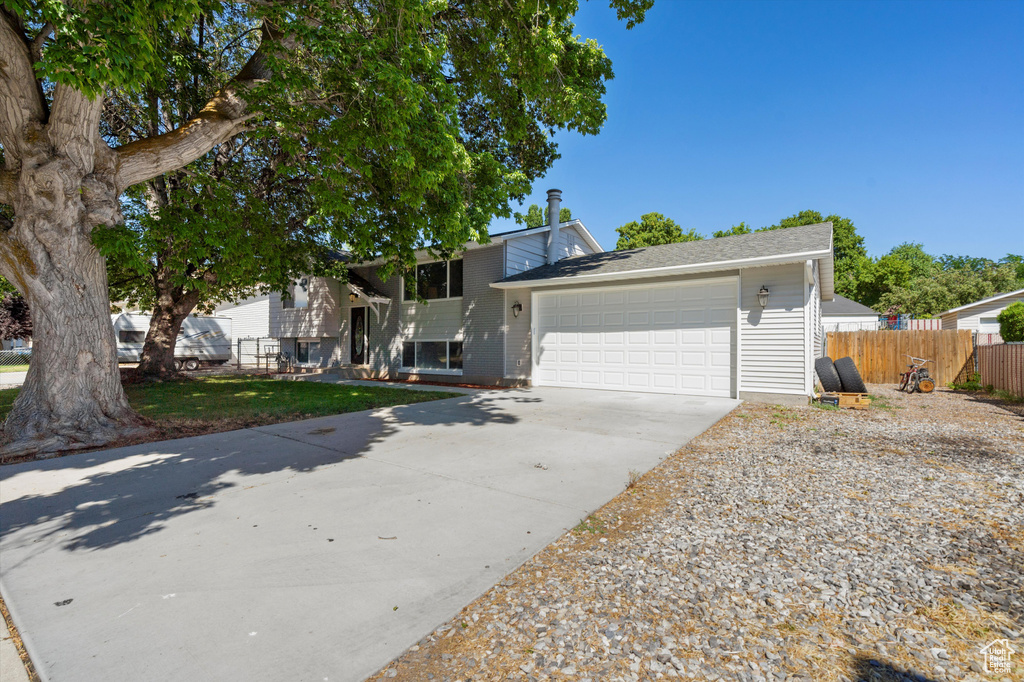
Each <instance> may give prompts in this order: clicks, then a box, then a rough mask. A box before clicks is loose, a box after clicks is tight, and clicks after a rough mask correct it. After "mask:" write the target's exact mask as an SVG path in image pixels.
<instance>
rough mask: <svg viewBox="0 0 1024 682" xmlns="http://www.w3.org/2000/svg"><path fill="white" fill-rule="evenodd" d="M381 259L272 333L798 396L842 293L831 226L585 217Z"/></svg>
mask: <svg viewBox="0 0 1024 682" xmlns="http://www.w3.org/2000/svg"><path fill="white" fill-rule="evenodd" d="M559 202H560V193H559V192H557V191H555V190H553V191H551V192H549V215H554V216H557V215H558V208H559ZM552 237H553V238H552ZM378 265H379V264H378V263H365V264H360V263H354V264H352V265H350V266H349V272H350V276H349V281H348V282H345V283H341V282H339V281H337V280H334V279H323V278H315V277H314V278H307V279H305V280H303V282H304V286H302V285H299V286H297V287H296V291H295V292H294V293H292V295H291V297H286V298H285V299H284V300H282V298H281V297H280V296H278V295H276V294H271V295H269V296H268V297H266V301H267V309H268V320H269V325H268V333H269V335H270V336H272V337H279V338H280V339H281V348H282V350H283V351H285V352H288V353H291V354H292V356H293V357H295V358H296V359H297V360H298V361H299V364H300V365H306V366H310V365H316V366H321V367H330V366H338V367H341V368H342V370H340V371H342V372H343V373H345V374H347V375H349V376H367V377H379V378H383V377H389V378H397V379H419V380H428V381H449V382H451V381H456V382H465V383H474V384H485V385H506V386H510V385H526V384H533V385H542V386H571V387H580V388H598V389H611V390H624V391H644V392H657V393H680V394H692V395H706V396H724V397H737V396H738V397H744V398H758V397H760V398H768V399H779V398H781V397H785V396H788V397H789V398H790V399H797V400H800V399H802V397H805V396H808V395H811V392H812V386H813V382H814V369H813V362H814V359H815V357H817V356H818V355H820V350H819V349H820V348H821V347H822V341H823V332H822V317H821V301H822V299H825V300H831V299H832V296H833V259H832V225H831V224H830V223H822V224H818V225H809V226H803V227H793V228H788V229H783V230H772V231H767V232H757V233H754V234H749V235H740V236H733V237H723V238H719V239H709V240H705V241H698V242H687V243H682V244H668V245H664V246H654V247H649V248H644V249H634V250H630V251H614V252H605V251H604V250H603V249H602V248H601V246H600V244H598V243H597V242H596V240H594V238H593V237H592V236H591V234H590V233H589V231H587V229H586V227H585V226H584V225H583V223H582V222H580V221H579V220H573V221H570V222H566V223H560V224H555V225H554V226H551V225H545V226H542V227H538V228H533V229H523V230H516V231H512V232H506V233H502V234H496V235H491V241H490V243H488V244H476V243H469V244H466V246H465V250H464V251H463V253H462V255H461V258H458V259H455V260H451V261H447V262H445V261H433V260H432V259H431V257H430V256H429V254H428V253H426V252H422V253H421V254H420V263H419V265H418V267H417V274H416V277H415V280H414V281H413V280H412V279H410V281H408V282H405V281H404V278H402V277H399V276H394V277H392V278H391V279H389V280H387V281H383V280H382V279H381V278H379V277H378V276H377V266H378ZM407 287H408V289H407ZM416 290H418V291H419V294H420V295H421V296H422V297H423V298H424V299H426V300H427V303H425V304H424V303H418V302H416V301H415V300H413V298H412V297H411V296H407V295H406V291H409V292H412V291H416ZM759 292H761V298H764V299H765V301H764V305H762V304H761V302H760V300H759ZM250 304H251V302H250ZM217 314H218V315H226V316H229V317H230V316H232V313H231V311H230V310H227V309H223V308H222V309H218V313H217Z"/></svg>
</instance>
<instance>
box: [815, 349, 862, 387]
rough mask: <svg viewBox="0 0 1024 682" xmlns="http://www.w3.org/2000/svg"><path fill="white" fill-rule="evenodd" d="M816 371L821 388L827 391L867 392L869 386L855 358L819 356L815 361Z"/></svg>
mask: <svg viewBox="0 0 1024 682" xmlns="http://www.w3.org/2000/svg"><path fill="white" fill-rule="evenodd" d="M814 371H815V373H817V375H818V381H819V382H820V383H821V388H822V389H823V390H824V391H825V392H826V393H867V392H868V389H867V386H865V385H864V380H863V379H861V376H860V372H859V371H857V365H856V364H854V362H853V358H850V357H845V358H839V359H838V360H836V361H835V362H833V361H832V358H818V359H817V360H815V361H814Z"/></svg>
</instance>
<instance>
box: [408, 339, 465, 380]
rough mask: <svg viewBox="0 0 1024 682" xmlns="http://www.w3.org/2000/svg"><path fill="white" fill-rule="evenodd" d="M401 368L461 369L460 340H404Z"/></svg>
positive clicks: (439, 370)
mask: <svg viewBox="0 0 1024 682" xmlns="http://www.w3.org/2000/svg"><path fill="white" fill-rule="evenodd" d="M402 368H403V369H418V370H424V371H428V372H430V371H434V372H451V371H458V372H461V371H462V342H461V341H406V342H404V343H403V344H402Z"/></svg>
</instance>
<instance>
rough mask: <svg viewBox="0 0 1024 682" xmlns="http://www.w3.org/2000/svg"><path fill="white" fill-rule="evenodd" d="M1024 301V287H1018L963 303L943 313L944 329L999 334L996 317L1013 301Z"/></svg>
mask: <svg viewBox="0 0 1024 682" xmlns="http://www.w3.org/2000/svg"><path fill="white" fill-rule="evenodd" d="M1017 301H1024V289H1017V290H1016V291H1011V292H1009V293H1005V294H999V295H998V296H992V297H991V298H984V299H982V300H980V301H975V302H974V303H968V304H967V305H962V306H960V307H959V308H953V309H952V310H947V311H946V312H944V313H942V315H941V318H942V328H943V329H970V330H971V331H973V332H978V333H979V334H998V333H999V320H997V319H996V317H997V316H998V315H999V313H1001V312H1003V311H1004V310H1006V308H1007V307H1008V306H1009V305H1010V304H1011V303H1016V302H1017Z"/></svg>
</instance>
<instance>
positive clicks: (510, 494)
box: [0, 389, 738, 682]
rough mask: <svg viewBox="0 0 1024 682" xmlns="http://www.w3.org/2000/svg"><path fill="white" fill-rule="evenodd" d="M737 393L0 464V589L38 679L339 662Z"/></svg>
mask: <svg viewBox="0 0 1024 682" xmlns="http://www.w3.org/2000/svg"><path fill="white" fill-rule="evenodd" d="M737 404H738V401H734V400H726V399H708V398H695V397H687V396H658V395H649V394H641V393H613V392H603V391H581V390H574V389H529V390H510V391H490V392H481V393H478V394H476V395H468V396H464V397H461V398H454V399H450V400H443V401H437V402H432V403H425V404H418V405H412V406H408V407H397V408H389V409H382V410H377V411H373V412H361V413H356V414H348V415H339V416H334V417H324V418H319V419H313V420H309V421H304V422H295V423H291V424H280V425H276V426H268V427H261V428H256V429H245V430H241V431H233V432H230V433H222V434H214V435H209V436H201V437H196V438H186V439H181V440H175V441H166V442H163V443H155V444H149V445H142V446H134V447H128V448H120V449H116V450H107V451H103V452H96V453H84V454H79V455H72V456H69V457H63V458H60V459H53V460H47V461H42V462H33V463H28V464H22V465H13V466H6V467H3V468H0V503H2V504H0V533H2V535H0V590H2V592H3V596H4V598H5V600H6V601H7V605H8V607H9V608H10V610H11V613H12V616H13V618H14V621H15V623H16V624H17V625H18V627H19V628H20V630H21V634H22V637H23V638H24V641H25V644H26V646H27V647H28V650H29V653H30V655H31V657H32V659H33V662H34V663H35V665H36V668H37V670H38V671H39V672H40V673H41V674H42V676H43V678H44V679H46V680H77V681H83V680H103V681H105V682H109V681H112V680H138V679H145V680H147V681H149V682H156V681H158V680H174V681H178V680H183V679H194V680H246V681H256V680H273V681H275V682H276V681H278V680H316V681H318V682H319V681H321V680H330V681H335V680H361V679H363V678H364V677H366V676H367V675H369V674H372V673H373V672H375V671H376V670H378V669H379V668H380V667H382V666H383V665H385V664H387V663H388V662H389V661H390V660H391V659H392V658H394V657H395V656H397V655H398V654H400V653H401V652H402V651H404V650H405V649H406V648H407V647H409V646H411V645H412V644H414V643H415V642H416V641H417V640H418V639H419V638H421V637H422V636H424V635H425V634H427V633H428V632H430V631H431V630H432V629H433V628H434V627H436V626H437V625H439V624H441V623H442V622H444V621H446V620H447V619H449V618H451V617H452V616H453V615H455V614H456V613H457V612H458V610H459V609H460V608H462V607H463V606H465V605H466V604H467V603H469V602H470V601H472V600H473V599H474V598H476V597H477V596H479V595H480V594H482V593H483V592H484V591H486V590H487V589H488V588H489V587H490V586H491V585H493V584H494V583H495V582H497V581H498V580H500V579H501V578H502V576H504V575H505V574H507V573H508V572H509V571H511V570H512V569H514V568H515V567H517V566H518V565H519V564H521V563H522V562H523V561H525V560H526V559H528V558H529V557H530V556H532V555H533V554H535V553H536V552H537V551H539V550H540V549H542V548H543V547H544V546H546V545H547V544H548V543H550V542H551V541H552V540H554V539H555V538H556V537H558V536H559V535H560V534H562V533H563V532H564V531H565V530H566V529H567V528H571V527H572V526H574V525H575V524H576V523H578V522H579V520H580V519H581V518H583V517H585V516H586V515H587V514H588V513H589V512H591V511H593V510H594V509H596V508H598V507H600V506H601V505H602V504H604V503H605V502H606V501H607V500H609V499H610V498H612V497H613V496H615V495H616V494H617V493H619V492H621V491H622V489H623V487H624V485H625V483H626V481H627V479H628V476H629V472H630V470H639V471H646V470H648V469H650V468H651V467H653V466H654V465H655V464H657V463H658V462H659V461H660V460H662V459H663V458H664V457H665V456H666V455H668V454H670V453H671V452H673V451H675V450H676V449H677V448H679V447H680V446H682V445H683V444H684V443H686V442H687V441H688V440H690V439H691V438H693V437H694V436H696V435H697V434H699V433H700V432H702V431H704V430H705V429H706V428H708V427H709V426H711V425H712V424H714V423H715V422H716V421H718V420H719V419H720V418H721V417H723V416H724V415H725V414H727V413H728V412H729V411H730V410H731V409H732V408H733V407H735V406H736V405H737ZM538 464H540V465H542V467H537V466H535V465H538ZM543 467H546V468H543Z"/></svg>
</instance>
